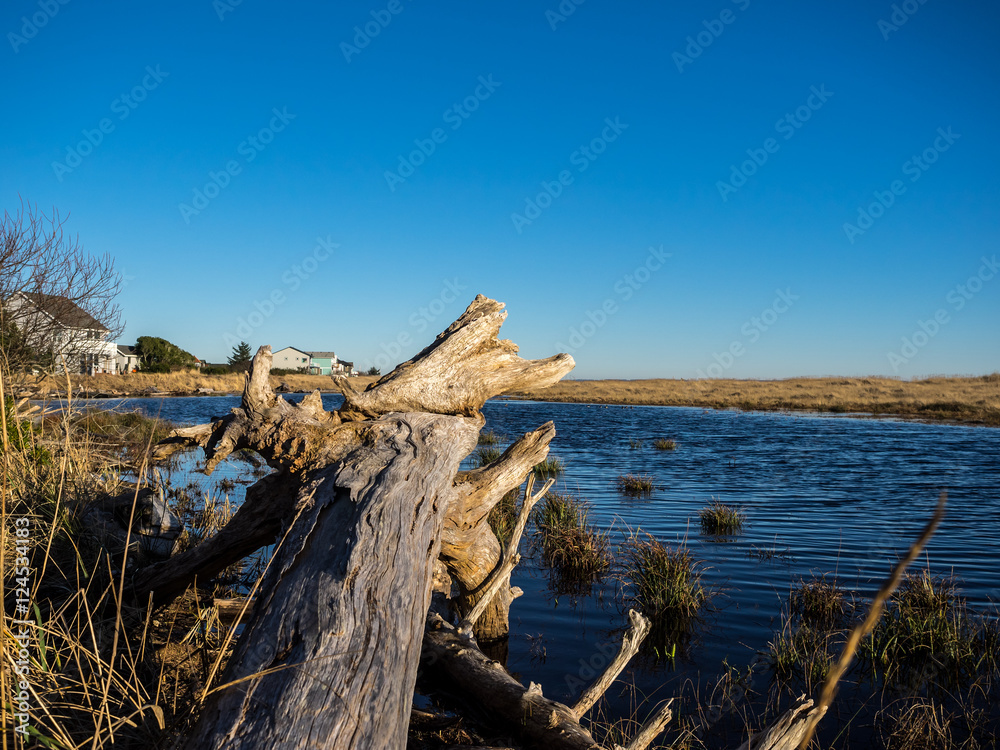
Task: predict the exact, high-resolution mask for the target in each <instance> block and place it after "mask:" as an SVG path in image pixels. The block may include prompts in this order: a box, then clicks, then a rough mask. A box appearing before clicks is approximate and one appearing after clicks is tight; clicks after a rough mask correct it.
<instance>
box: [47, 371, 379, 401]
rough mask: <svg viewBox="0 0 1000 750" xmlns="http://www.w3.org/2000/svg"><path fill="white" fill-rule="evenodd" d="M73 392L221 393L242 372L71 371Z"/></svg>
mask: <svg viewBox="0 0 1000 750" xmlns="http://www.w3.org/2000/svg"><path fill="white" fill-rule="evenodd" d="M375 380H376V378H373V377H368V376H360V377H356V378H351V384H352V385H353V386H354V388H355V389H356V390H364V388H365V387H366V386H367V385H368V384H369V383H372V382H374V381H375ZM72 382H73V390H74V392H77V393H78V392H80V391H83V392H84V393H87V394H98V393H100V394H107V395H131V396H139V395H145V394H147V393H152V392H154V390H153V389H155V391H156V392H159V393H160V394H163V395H172V394H188V393H197V392H198V390H199V389H208V390H212V391H217V392H220V393H241V392H242V391H243V373H239V372H233V373H229V374H226V375H202V374H200V373H198V372H197V371H195V370H181V371H178V372H169V373H138V372H137V373H131V374H129V375H93V376H91V375H73V376H72ZM282 383H285V384H287V385H288V387H289V388H290V389H291V390H292V391H306V392H309V391H314V390H320V391H333V392H337V393H339V392H340V389H339V388H337V386H336V384H335V383H334V381H333V379H332V378H331V377H330V376H329V375H272V376H271V384H272V385H273V386H274V387H275V388H278V386H280V385H281V384H282ZM31 387H37V388H38V389H39V390H40V391H42V392H62V391H64V390H65V389H66V378H65V376H59V377H58V378H47V379H45V380H43V381H41V382H40V383H39V384H38V385H37V386H34V385H33V384H32V386H31Z"/></svg>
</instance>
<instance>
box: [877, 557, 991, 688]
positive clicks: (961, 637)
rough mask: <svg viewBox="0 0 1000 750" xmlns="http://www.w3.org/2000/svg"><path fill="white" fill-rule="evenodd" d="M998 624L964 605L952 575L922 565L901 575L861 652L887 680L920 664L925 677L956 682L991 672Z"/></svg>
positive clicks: (905, 676) (905, 674)
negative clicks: (916, 571)
mask: <svg viewBox="0 0 1000 750" xmlns="http://www.w3.org/2000/svg"><path fill="white" fill-rule="evenodd" d="M998 627H1000V626H998V623H997V621H996V620H995V619H991V618H987V617H983V616H980V615H976V614H974V613H972V612H971V611H970V610H969V608H968V605H967V603H966V601H965V599H964V598H963V597H961V596H960V595H959V593H958V585H957V582H956V581H955V579H953V578H945V577H940V576H932V575H931V573H930V570H929V569H927V568H925V569H924V570H922V571H920V572H919V573H913V574H909V575H907V576H906V577H905V578H904V579H903V582H902V583H901V584H900V586H899V589H898V590H897V591H896V592H895V593H894V594H893V595H892V598H891V599H890V600H889V603H888V605H887V607H886V612H885V614H884V615H883V617H882V619H881V620H880V621H879V623H878V625H876V627H875V629H874V631H873V632H872V635H871V637H870V639H868V640H867V641H866V642H864V643H863V644H862V649H861V654H862V656H863V657H864V658H865V659H866V661H867V663H868V664H869V665H870V666H871V667H872V668H873V669H874V670H877V671H881V672H882V673H883V674H884V676H885V678H886V679H887V680H889V681H898V680H901V679H902V680H904V681H905V680H907V679H909V678H910V677H911V675H912V674H913V672H914V670H916V671H921V670H922V672H923V679H924V680H925V681H928V682H930V681H933V682H936V683H938V684H942V685H954V684H961V683H962V682H964V681H966V680H969V679H972V678H974V677H975V676H976V675H980V674H989V675H996V674H997V672H998V658H1000V654H998V650H997V646H998V645H1000V633H998Z"/></svg>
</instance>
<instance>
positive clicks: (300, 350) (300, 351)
mask: <svg viewBox="0 0 1000 750" xmlns="http://www.w3.org/2000/svg"><path fill="white" fill-rule="evenodd" d="M285 349H291V350H292V351H293V352H298V353H299V354H309V352H307V351H304V350H302V349H296V348H295V347H294V346H286V347H283V348H281V349H278V351H277V352H274V353H275V354H277V353H278V352H283V351H285Z"/></svg>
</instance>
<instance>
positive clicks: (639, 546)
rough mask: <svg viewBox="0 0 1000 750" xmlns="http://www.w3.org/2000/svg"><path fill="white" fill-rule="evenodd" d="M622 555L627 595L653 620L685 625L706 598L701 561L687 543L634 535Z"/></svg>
mask: <svg viewBox="0 0 1000 750" xmlns="http://www.w3.org/2000/svg"><path fill="white" fill-rule="evenodd" d="M624 557H625V559H624V565H625V573H624V575H625V578H626V580H627V581H628V584H629V589H628V592H627V596H628V598H629V599H630V600H631V601H632V602H633V603H634V604H635V606H636V607H637V608H638V609H640V610H641V611H642V612H643V614H645V615H646V616H647V617H649V618H650V619H651V620H653V622H654V624H660V625H663V624H668V623H669V624H670V625H671V626H682V625H686V624H687V623H688V622H689V621H690V620H691V619H692V618H693V617H694V616H695V615H697V614H698V612H699V610H700V609H701V607H702V606H703V605H704V604H705V602H706V601H707V600H708V590H707V589H706V588H705V586H704V585H703V584H702V573H703V569H704V568H703V564H702V563H701V562H699V561H696V560H695V559H694V556H693V555H692V554H691V551H690V550H689V549H688V548H687V547H684V546H679V547H669V546H666V545H664V544H662V543H661V542H659V541H658V540H657V539H655V538H653V537H652V536H650V535H649V534H646V536H645V538H642V537H639V536H638V535H635V536H633V537H632V538H631V539H629V540H628V542H627V543H626V544H625V556H624Z"/></svg>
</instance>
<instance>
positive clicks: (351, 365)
mask: <svg viewBox="0 0 1000 750" xmlns="http://www.w3.org/2000/svg"><path fill="white" fill-rule="evenodd" d="M340 364H342V365H343V366H344V367H354V363H353V362H348V361H347V360H346V359H342V360H340Z"/></svg>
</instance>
